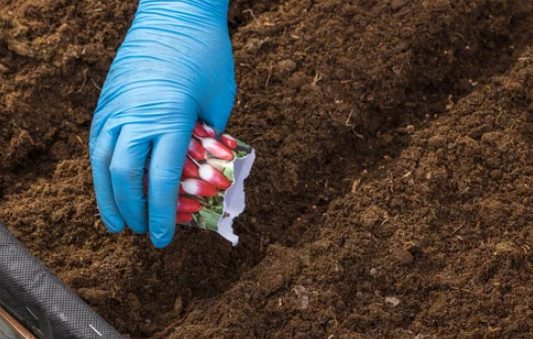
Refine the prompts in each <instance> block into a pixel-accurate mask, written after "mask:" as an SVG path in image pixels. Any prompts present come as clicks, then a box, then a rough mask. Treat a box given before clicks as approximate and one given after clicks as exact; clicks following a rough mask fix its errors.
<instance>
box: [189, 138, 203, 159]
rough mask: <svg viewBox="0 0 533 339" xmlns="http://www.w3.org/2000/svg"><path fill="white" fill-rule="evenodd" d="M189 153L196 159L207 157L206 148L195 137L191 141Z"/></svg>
mask: <svg viewBox="0 0 533 339" xmlns="http://www.w3.org/2000/svg"><path fill="white" fill-rule="evenodd" d="M187 154H189V155H190V156H191V158H193V159H196V160H204V159H205V158H206V157H207V153H206V152H205V148H204V147H203V146H202V145H200V143H199V142H198V141H196V140H194V139H191V142H190V143H189V150H188V153H187Z"/></svg>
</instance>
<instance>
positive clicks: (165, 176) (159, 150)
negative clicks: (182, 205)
mask: <svg viewBox="0 0 533 339" xmlns="http://www.w3.org/2000/svg"><path fill="white" fill-rule="evenodd" d="M193 127H194V124H191V125H190V126H186V127H185V126H184V129H183V131H181V132H179V133H169V134H164V135H161V136H160V137H159V138H157V139H155V140H154V142H153V149H152V155H151V160H150V169H149V181H150V185H149V189H148V190H149V193H148V194H149V195H148V205H149V214H150V217H149V220H150V237H151V239H152V242H153V243H154V246H156V247H158V248H162V247H165V246H167V245H168V244H170V242H171V241H172V238H173V237H174V232H175V228H176V207H177V203H178V192H179V186H180V177H181V171H182V168H183V163H184V161H185V156H186V153H187V148H188V145H189V142H190V140H191V136H192V130H193Z"/></svg>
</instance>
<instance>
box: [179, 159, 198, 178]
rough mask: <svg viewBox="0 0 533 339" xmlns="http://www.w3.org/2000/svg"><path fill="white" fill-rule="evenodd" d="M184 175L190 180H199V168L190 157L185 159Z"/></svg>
mask: <svg viewBox="0 0 533 339" xmlns="http://www.w3.org/2000/svg"><path fill="white" fill-rule="evenodd" d="M182 175H183V176H185V177H188V178H198V167H196V165H195V164H194V162H192V161H191V159H189V157H185V162H184V163H183V171H182Z"/></svg>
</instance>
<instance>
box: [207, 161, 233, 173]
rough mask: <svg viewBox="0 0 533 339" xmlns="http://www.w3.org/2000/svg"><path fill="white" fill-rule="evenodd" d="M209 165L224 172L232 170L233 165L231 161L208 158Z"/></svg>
mask: <svg viewBox="0 0 533 339" xmlns="http://www.w3.org/2000/svg"><path fill="white" fill-rule="evenodd" d="M207 163H208V164H209V165H211V166H213V167H214V168H216V169H217V170H219V171H223V170H225V169H226V168H231V164H232V163H231V161H227V160H220V159H215V158H208V159H207Z"/></svg>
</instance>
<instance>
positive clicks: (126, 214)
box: [110, 125, 151, 234]
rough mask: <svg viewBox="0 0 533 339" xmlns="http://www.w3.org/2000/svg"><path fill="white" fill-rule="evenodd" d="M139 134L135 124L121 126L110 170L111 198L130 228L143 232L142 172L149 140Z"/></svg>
mask: <svg viewBox="0 0 533 339" xmlns="http://www.w3.org/2000/svg"><path fill="white" fill-rule="evenodd" d="M139 135H140V133H139V131H138V127H137V126H135V125H126V126H124V127H122V130H121V131H120V136H119V138H118V142H117V145H116V147H115V153H114V154H113V159H112V160H111V166H110V172H111V181H112V183H113V192H114V194H115V201H116V204H117V206H118V209H119V211H120V214H121V216H122V218H123V219H124V220H125V221H126V224H127V225H128V226H129V227H130V228H131V229H132V230H133V232H135V233H137V234H144V233H146V232H147V231H148V210H147V201H146V197H145V196H144V186H143V173H144V166H145V164H146V158H147V157H148V153H149V152H150V148H151V142H150V140H149V139H148V138H146V137H141V136H139ZM141 135H142V134H141Z"/></svg>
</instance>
